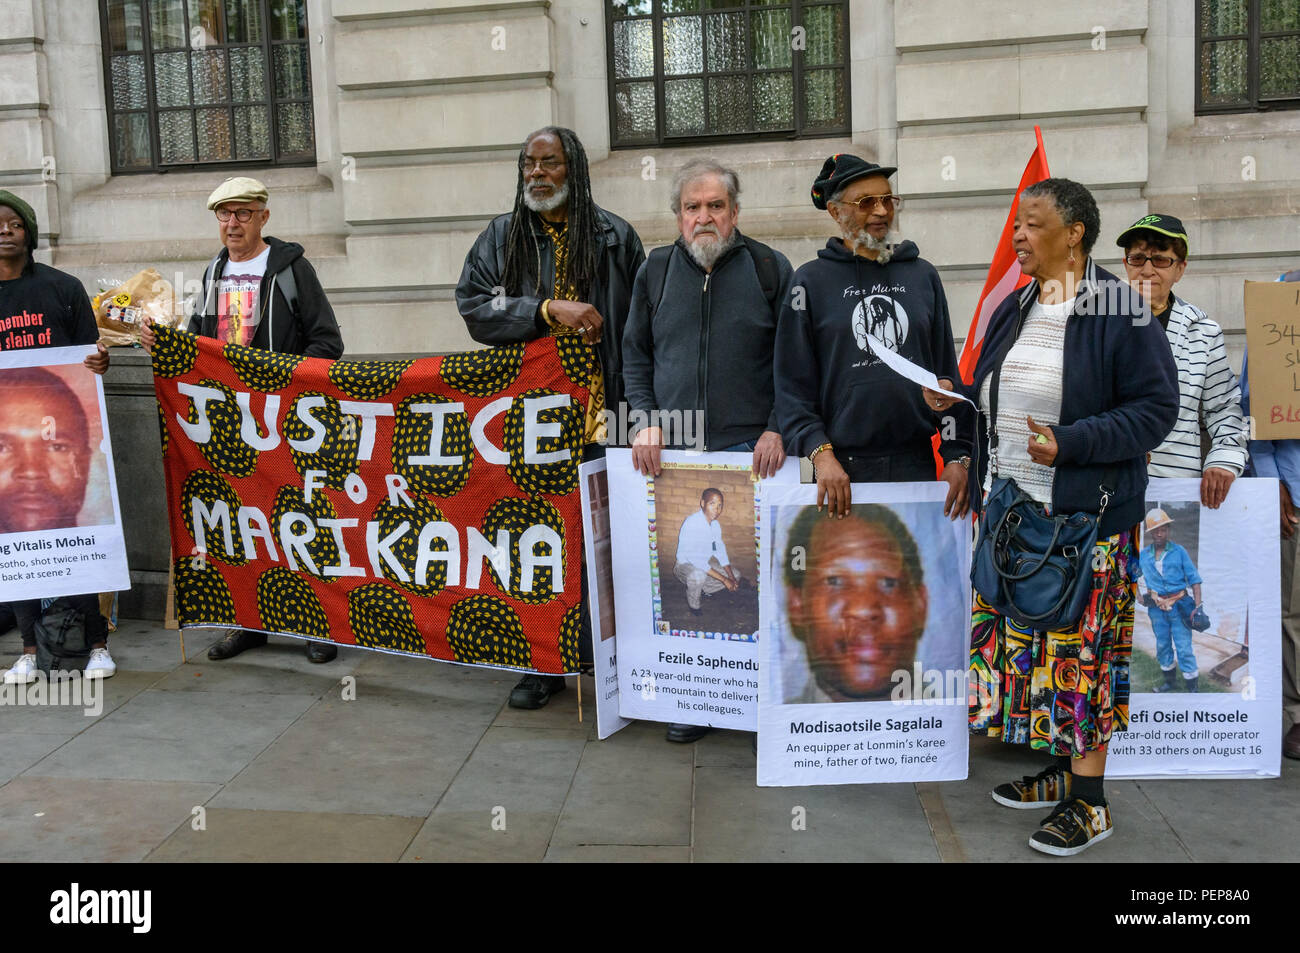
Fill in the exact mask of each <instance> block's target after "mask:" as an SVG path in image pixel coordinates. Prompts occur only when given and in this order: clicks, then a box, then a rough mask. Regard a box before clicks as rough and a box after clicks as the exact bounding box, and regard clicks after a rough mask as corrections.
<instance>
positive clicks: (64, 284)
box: [0, 263, 99, 351]
mask: <svg viewBox="0 0 1300 953" xmlns="http://www.w3.org/2000/svg"><path fill="white" fill-rule="evenodd" d="M97 340H99V329H98V327H96V325H95V315H94V312H93V311H92V310H91V308H90V298H88V297H87V296H86V290H85V289H84V288H83V287H82V286H81V282H80V281H78V280H77V279H76V278H74V277H73V276H72V275H69V274H67V273H66V272H62V271H59V270H58V269H56V268H51V267H50V266H49V265H42V264H40V263H35V264H32V265H29V266H28V268H27V269H26V270H25V271H24V272H23V273H22V274H21V275H20V276H19V277H17V278H14V279H11V280H9V281H0V351H19V350H25V349H27V348H33V347H71V346H72V345H75V344H94V343H95V342H96V341H97Z"/></svg>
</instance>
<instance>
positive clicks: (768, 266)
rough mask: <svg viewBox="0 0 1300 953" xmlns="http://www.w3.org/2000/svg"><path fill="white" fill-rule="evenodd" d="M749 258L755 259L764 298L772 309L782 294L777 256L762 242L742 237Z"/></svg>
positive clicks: (746, 236)
mask: <svg viewBox="0 0 1300 953" xmlns="http://www.w3.org/2000/svg"><path fill="white" fill-rule="evenodd" d="M741 238H743V239H744V240H745V248H747V249H748V250H749V256H750V257H751V258H753V259H754V270H755V271H757V272H758V283H759V285H760V286H761V287H762V289H763V297H764V298H766V299H767V306H768V307H769V308H770V307H771V306H772V305H773V304H774V303H775V302H776V296H777V295H778V294H780V293H781V277H780V274H779V273H778V271H777V267H776V255H774V254H773V253H772V249H770V248H768V247H767V246H766V245H764V244H763V243H762V242H759V241H755V240H754V239H752V238H750V237H749V236H748V235H742V236H741Z"/></svg>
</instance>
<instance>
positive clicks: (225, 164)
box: [96, 0, 319, 175]
mask: <svg viewBox="0 0 1300 953" xmlns="http://www.w3.org/2000/svg"><path fill="white" fill-rule="evenodd" d="M110 2H113V0H97V2H96V7H97V8H98V14H99V22H100V38H101V58H102V61H103V63H102V65H103V75H104V90H105V97H104V100H105V101H104V107H105V112H106V122H107V126H108V129H107V132H108V149H109V168H110V172H111V174H112V175H131V174H148V173H154V174H156V173H159V172H168V171H194V170H201V169H202V170H206V169H231V170H248V169H252V168H258V167H268V166H272V167H292V166H314V165H315V164H316V154H317V149H318V148H319V143H318V142H317V141H316V131H315V103H314V97H313V95H312V83H313V69H312V63H311V43H310V38H311V32H310V29H309V24H308V20H307V18H308V6H309V4H307V3H306V2H303V3H302V7H301V13H302V20H303V29H302V35H301V36H300V37H297V38H291V39H273V38H272V29H271V7H272V5H273V3H274V2H275V0H254V2H256V3H258V4H259V6H260V13H261V16H262V24H263V28H262V32H263V36H262V39H261V40H260V41H257V42H240V41H236V42H227V43H205V44H202V45H194V44H193V43H190V44H187V45H186V46H183V47H173V46H168V47H163V48H159V49H157V50H155V48H154V46H153V37H152V33H151V31H152V22H151V17H150V4H151V3H153V2H159V0H139V4H140V9H141V30H142V36H143V39H142V43H141V47H140V48H139V49H136V50H130V49H127V50H117V51H115V50H113V49H112V41H111V37H110V35H109V11H108V8H109V4H110ZM119 2H120V0H119ZM126 2H128V3H129V2H131V0H126ZM194 3H195V0H184V2H183V3H182V8H183V10H184V12H185V25H186V31H185V35H186V36H187V37H189V36H192V33H191V29H192V27H191V24H190V12H191V11H190V8H191V5H193V4H194ZM221 6H222V15H223V19H224V16H225V4H224V3H223V4H222V5H221ZM288 46H299V47H300V48H301V49H302V51H303V53H304V55H305V62H306V76H305V82H304V84H303V85H304V95H302V96H296V97H292V96H291V97H281V96H277V95H276V93H277V90H276V85H275V57H274V51H275V49H276V48H277V47H288ZM241 48H257V49H260V51H261V53H262V57H261V59H262V70H263V74H262V75H263V76H264V82H265V84H266V90H265V97H264V98H262V99H260V100H255V101H247V102H245V101H242V100H241V101H237V100H235V99H234V96H233V92H232V89H231V85H230V84H231V59H230V55H229V51H230V50H232V49H241ZM200 50H204V51H209V50H211V51H216V50H220V51H224V52H226V57H225V76H226V93H227V95H226V97H225V98H224V99H223V100H221V101H219V102H214V103H195V102H194V101H193V82H194V68H193V61H192V57H187V64H188V65H187V75H188V76H189V77H190V83H191V94H190V100H191V101H190V103H189V105H188V106H181V107H160V106H159V105H158V99H157V95H156V89H155V78H154V74H155V70H154V69H153V68H151V67H152V66H153V60H154V56H155V55H157V54H158V53H166V52H182V51H184V52H186V53H194V52H197V51H200ZM127 56H141V57H143V58H144V63H145V69H144V80H145V90H146V97H145V105H144V106H143V107H129V108H118V107H117V106H116V105H115V101H114V89H113V72H112V66H113V60H115V59H118V58H121V57H127ZM293 105H306V107H307V113H308V117H309V125H310V128H311V150H310V153H303V152H296V153H292V154H287V155H286V154H282V153H281V150H280V134H279V130H280V122H279V120H280V110H281V107H284V106H293ZM240 106H253V107H257V106H265V107H266V110H267V123H268V129H269V139H270V142H269V146H270V152H269V154H267V155H260V156H250V157H248V158H244V159H240V158H237V157H232V158H225V157H222V158H216V159H206V160H205V159H199V158H198V156H199V143H198V138H199V129H198V124H199V120H198V116H197V112H198V110H200V109H218V108H224V109H225V111H226V114H227V117H228V124H229V125H228V128H229V130H230V136H231V151H232V152H234V151H235V146H234V139H235V135H236V132H235V128H236V127H235V113H234V110H235V108H236V107H240ZM185 111H188V112H189V113H190V114H191V115H192V116H193V117H194V120H193V122H192V124H191V125H192V127H193V139H194V156H195V161H192V162H191V161H185V162H164V161H163V156H162V145H161V139H160V135H159V115H160V114H162V113H167V112H185ZM126 114H135V115H144V116H145V117H146V120H147V123H148V134H149V150H150V162H149V163H148V164H147V165H145V164H137V165H123V164H121V162H120V161H119V156H118V152H117V141H116V136H115V121H116V120H115V117H117V116H119V115H126Z"/></svg>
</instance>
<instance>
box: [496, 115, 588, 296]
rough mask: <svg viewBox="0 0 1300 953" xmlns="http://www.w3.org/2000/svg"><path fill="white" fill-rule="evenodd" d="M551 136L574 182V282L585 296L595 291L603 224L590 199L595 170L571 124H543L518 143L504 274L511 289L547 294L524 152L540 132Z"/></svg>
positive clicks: (571, 221)
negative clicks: (527, 193) (591, 169)
mask: <svg viewBox="0 0 1300 953" xmlns="http://www.w3.org/2000/svg"><path fill="white" fill-rule="evenodd" d="M548 134H549V135H552V136H555V138H557V139H559V140H560V148H562V149H563V150H564V162H565V165H566V167H567V169H568V178H567V180H566V181H567V183H568V186H569V224H568V239H569V282H570V283H571V284H572V285H573V287H574V290H575V291H576V292H577V294H578V300H580V301H586V300H587V299H588V297H590V295H591V287H592V283H593V281H594V279H595V277H596V264H597V261H598V259H599V255H598V250H599V245H598V244H597V243H598V241H599V237H600V225H599V223H598V222H597V220H596V203H595V202H594V201H592V198H591V174H590V172H589V171H588V169H587V152H586V150H585V149H583V148H582V143H581V142H579V141H578V136H577V134H576V133H575V132H574V131H573V130H572V129H565V128H564V127H562V126H543V127H542V128H541V129H538V130H537V131H536V132H534V133H532V134H531V135H530V136H529V137H528V138H527V139H525V140H524V144H523V145H522V146H520V147H519V163H518V166H519V181H518V184H517V185H516V186H515V207H514V210H513V213H512V215H511V217H510V230H509V231H508V232H507V233H506V267H505V276H504V278H503V281H504V284H505V289H506V294H509V295H523V294H528V293H530V292H531V293H532V294H541V293H542V287H541V284H542V277H541V276H542V249H541V245H540V244H539V243H538V241H537V235H536V234H535V233H534V230H533V228H532V224H533V221H532V219H533V216H535V215H536V214H537V213H536V212H534V211H533V210H532V209H530V208H529V207H528V206H527V205H525V204H524V169H523V161H524V152H525V150H526V149H527V148H528V143H530V142H532V141H533V140H534V139H536V138H537V137H538V136H541V135H548Z"/></svg>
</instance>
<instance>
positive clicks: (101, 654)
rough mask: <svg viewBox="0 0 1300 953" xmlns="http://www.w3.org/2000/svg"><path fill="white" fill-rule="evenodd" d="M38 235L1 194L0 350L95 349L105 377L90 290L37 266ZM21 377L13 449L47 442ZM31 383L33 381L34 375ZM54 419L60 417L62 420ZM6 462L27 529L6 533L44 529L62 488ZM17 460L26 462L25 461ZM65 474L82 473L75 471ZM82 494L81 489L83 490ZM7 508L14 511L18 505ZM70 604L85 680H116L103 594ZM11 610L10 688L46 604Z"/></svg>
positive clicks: (45, 474)
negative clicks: (81, 636)
mask: <svg viewBox="0 0 1300 953" xmlns="http://www.w3.org/2000/svg"><path fill="white" fill-rule="evenodd" d="M38 235H39V232H38V229H37V224H36V212H35V211H33V210H32V207H31V206H30V205H28V204H27V203H26V202H24V201H23V200H22V199H20V198H19V197H18V196H16V195H14V194H13V193H12V192H6V191H4V190H0V350H3V351H18V350H28V349H31V348H43V347H72V346H74V345H77V344H97V345H98V347H97V350H96V353H94V354H91V355H90V356H89V357H87V358H86V360H85V362H84V363H85V365H86V367H87V368H89V369H90V370H91V371H94V372H95V373H96V374H103V373H104V372H105V371H106V370H108V349H107V348H106V347H105V346H104V345H103V344H101V343H99V328H98V327H97V326H96V325H95V315H94V312H93V311H92V310H91V308H90V299H89V298H88V297H86V289H85V288H83V287H82V285H81V282H80V281H78V280H77V279H76V278H75V277H73V276H72V275H69V274H66V273H65V272H62V271H59V270H58V269H56V268H51V267H50V266H49V265H43V264H41V263H39V262H38V261H36V259H35V257H34V256H33V253H34V252H35V251H36V241H37V238H38ZM20 373H21V372H15V371H10V372H8V373H7V374H5V375H4V376H5V381H4V382H3V383H7V384H10V385H11V386H9V387H6V388H5V390H6V394H5V396H4V407H3V408H2V409H5V410H7V411H9V413H8V415H7V417H8V424H9V425H8V426H6V427H5V428H4V429H5V430H6V431H7V432H6V433H5V434H4V437H5V443H7V444H12V445H13V446H14V447H17V446H19V444H21V443H22V442H23V440H24V438H30V437H32V436H37V437H45V436H47V435H46V434H44V433H42V432H41V431H42V427H41V426H40V424H41V420H40V418H36V419H35V420H33V419H32V418H31V417H30V416H26V415H22V414H16V413H14V410H15V408H16V407H17V405H18V400H19V396H20V389H19V388H18V386H17V384H16V381H17V380H18V375H19V374H20ZM26 376H27V377H28V378H32V377H33V375H32V374H30V373H28V374H27V375H26ZM10 378H13V380H10ZM37 383H39V381H38V382H37ZM33 389H34V388H33V386H32V383H31V381H30V380H29V381H28V386H26V387H23V388H22V389H21V394H23V395H27V394H31V393H32V392H33ZM44 391H45V392H49V391H50V388H48V387H46V388H44ZM78 413H80V408H79V407H73V408H71V410H70V413H69V417H72V416H75V415H76V414H78ZM55 416H56V418H57V417H58V416H59V415H55ZM24 417H26V419H24ZM58 422H59V421H58V420H57V419H56V423H58ZM63 423H65V424H67V425H68V426H67V427H66V428H63V429H66V430H68V431H69V432H74V431H75V427H74V426H73V423H72V421H71V420H70V419H69V420H64V421H63ZM33 424H35V426H33ZM81 424H82V426H83V428H84V424H85V421H84V420H82V421H81ZM8 431H12V432H8ZM28 442H29V443H30V442H31V441H30V440H28ZM41 442H44V443H47V444H49V441H48V440H45V441H41V440H38V441H37V443H41ZM49 445H50V446H53V444H49ZM69 455H70V456H71V454H69ZM4 457H5V458H6V459H8V460H9V461H10V462H8V463H0V481H3V482H4V483H5V484H6V493H7V494H8V495H9V496H11V497H15V498H16V505H17V506H18V509H20V510H22V511H23V513H24V514H25V517H26V518H27V519H28V521H29V522H28V523H27V524H26V525H23V526H21V527H19V526H18V525H17V524H16V523H15V520H13V519H11V520H10V521H9V522H11V523H15V525H10V526H5V527H0V529H3V531H4V532H18V531H19V530H20V529H35V528H39V527H40V525H41V524H40V519H39V518H38V517H39V512H38V511H43V510H47V509H48V508H49V507H50V506H51V505H53V506H55V507H56V508H57V505H58V504H57V503H53V504H52V503H51V498H54V497H57V496H58V488H57V487H54V486H52V485H51V479H52V478H51V475H50V470H49V468H48V467H42V466H41V465H40V463H39V461H36V460H35V458H34V457H32V456H31V455H22V454H21V453H20V452H18V451H13V452H7V453H5V454H4ZM20 457H22V460H25V461H27V462H26V463H23V462H21V461H20V460H19V458H20ZM68 469H69V470H76V469H77V468H76V466H75V465H74V466H73V467H70V468H68ZM55 482H57V481H55ZM80 488H82V489H84V483H83V484H81V487H80ZM74 492H75V491H74ZM23 496H25V497H27V498H28V500H27V502H26V503H23V501H22V499H21V497H23ZM10 502H11V504H12V503H14V502H15V501H14V500H11V501H10ZM74 502H75V503H76V507H74V511H75V508H79V507H80V505H81V502H80V499H79V498H77V499H75V500H74ZM66 598H67V600H68V601H69V602H71V603H72V604H73V605H74V606H75V608H76V609H77V610H78V611H80V612H81V613H82V614H83V616H84V618H85V626H86V636H87V642H89V643H90V645H91V652H90V658H89V660H88V661H87V663H86V669H85V673H84V674H85V677H87V678H110V677H112V675H113V674H114V673H115V672H116V671H117V665H116V664H115V663H114V662H113V658H112V656H111V655H109V652H108V626H107V624H106V623H105V621H104V617H103V616H102V615H100V614H99V595H98V594H97V593H93V592H92V593H86V594H84V595H77V596H68V597H66ZM10 606H11V608H12V609H13V612H14V617H15V621H16V622H17V624H18V629H19V634H20V635H21V636H22V640H23V651H22V654H21V655H20V656H19V657H18V661H17V662H15V663H14V665H13V666H12V667H11V668H10V669H9V670H8V671H6V672H5V674H4V681H5V683H6V684H19V685H22V684H26V683H28V682H33V681H35V680H36V677H37V676H36V623H37V621H38V620H39V619H40V618H41V612H42V610H41V600H40V599H39V598H36V599H25V600H21V601H18V602H13V603H10Z"/></svg>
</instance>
